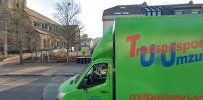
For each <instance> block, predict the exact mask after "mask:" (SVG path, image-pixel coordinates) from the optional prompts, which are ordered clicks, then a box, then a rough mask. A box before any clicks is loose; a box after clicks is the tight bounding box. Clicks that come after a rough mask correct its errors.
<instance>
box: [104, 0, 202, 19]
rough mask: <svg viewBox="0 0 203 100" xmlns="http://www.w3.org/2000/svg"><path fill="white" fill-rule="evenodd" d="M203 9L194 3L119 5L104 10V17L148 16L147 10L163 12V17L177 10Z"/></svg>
mask: <svg viewBox="0 0 203 100" xmlns="http://www.w3.org/2000/svg"><path fill="white" fill-rule="evenodd" d="M202 7H203V4H193V2H190V3H188V4H173V5H156V6H148V5H147V4H146V3H143V4H140V5H118V6H115V7H112V8H109V9H106V10H104V13H103V16H109V15H136V14H146V12H147V10H149V11H153V10H155V11H161V13H162V15H173V14H174V12H175V9H184V8H202ZM125 12H128V13H125Z"/></svg>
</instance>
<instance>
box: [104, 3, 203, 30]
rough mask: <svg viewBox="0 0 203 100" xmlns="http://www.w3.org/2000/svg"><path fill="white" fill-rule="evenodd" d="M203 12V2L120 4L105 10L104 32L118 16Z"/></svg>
mask: <svg viewBox="0 0 203 100" xmlns="http://www.w3.org/2000/svg"><path fill="white" fill-rule="evenodd" d="M200 13H203V4H194V3H193V2H192V1H190V2H189V3H187V4H175V5H157V6H149V5H147V3H146V2H144V3H143V4H139V5H118V6H115V7H112V8H109V9H106V10H105V11H104V12H103V18H102V20H103V34H104V33H106V31H107V30H108V29H109V27H110V26H112V25H113V23H114V19H115V18H116V17H134V16H163V15H182V14H200Z"/></svg>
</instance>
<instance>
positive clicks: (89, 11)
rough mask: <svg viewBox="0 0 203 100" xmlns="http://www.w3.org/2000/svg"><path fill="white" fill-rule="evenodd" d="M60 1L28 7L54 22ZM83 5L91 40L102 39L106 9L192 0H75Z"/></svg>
mask: <svg viewBox="0 0 203 100" xmlns="http://www.w3.org/2000/svg"><path fill="white" fill-rule="evenodd" d="M57 1H59V0H27V6H28V7H29V8H31V9H33V10H35V11H37V12H39V13H41V14H43V15H45V16H47V17H49V18H51V19H53V20H55V19H54V17H53V13H54V11H55V9H54V6H53V5H54V4H55V3H56V2H57ZM75 1H76V2H78V3H80V5H81V13H80V15H79V19H80V20H81V22H82V24H83V26H84V28H83V30H82V34H88V36H89V37H91V38H96V37H102V34H103V23H102V14H103V11H104V10H105V9H108V8H110V7H114V6H116V5H132V4H142V3H143V2H144V1H145V2H147V4H148V5H166V4H180V3H189V1H190V0H75ZM193 2H194V3H203V0H193Z"/></svg>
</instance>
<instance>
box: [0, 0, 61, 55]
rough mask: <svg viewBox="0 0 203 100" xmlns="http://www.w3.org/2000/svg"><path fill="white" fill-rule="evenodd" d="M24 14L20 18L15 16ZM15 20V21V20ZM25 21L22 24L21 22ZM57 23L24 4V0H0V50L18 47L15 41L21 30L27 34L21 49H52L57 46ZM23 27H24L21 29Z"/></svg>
mask: <svg viewBox="0 0 203 100" xmlns="http://www.w3.org/2000/svg"><path fill="white" fill-rule="evenodd" d="M20 16H24V17H23V18H21V20H20V19H15V18H16V17H19V18H20ZM16 20H17V21H16ZM23 21H24V22H26V23H25V24H24V25H23V24H22V22H23ZM19 24H21V26H20V25H19ZM58 26H59V24H58V23H57V22H55V21H53V20H52V19H50V18H48V17H45V16H44V15H42V14H40V13H38V12H35V11H33V10H32V9H30V8H28V7H27V6H26V0H0V52H3V51H5V52H6V51H7V50H8V52H11V51H16V50H18V49H19V47H18V45H17V43H18V42H16V41H18V40H19V38H16V36H19V34H18V33H20V32H21V31H20V30H18V29H21V30H24V31H23V32H24V33H25V34H27V35H26V36H27V37H24V36H23V37H22V38H25V39H24V41H23V42H21V43H23V45H22V46H23V47H22V48H23V50H26V51H27V50H42V49H53V48H56V47H58V46H59V43H60V40H59V38H58V36H57V34H58V30H57V27H58ZM22 28H24V29H22ZM20 39H21V38H20Z"/></svg>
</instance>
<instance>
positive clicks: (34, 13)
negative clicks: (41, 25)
mask: <svg viewBox="0 0 203 100" xmlns="http://www.w3.org/2000/svg"><path fill="white" fill-rule="evenodd" d="M24 10H25V11H26V12H27V13H28V14H29V15H31V16H33V17H36V18H39V19H41V20H43V21H46V22H48V23H50V24H58V23H57V22H55V21H53V20H52V19H50V18H48V17H46V16H44V15H42V14H40V13H38V12H36V11H34V10H32V9H30V8H27V7H25V8H24Z"/></svg>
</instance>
